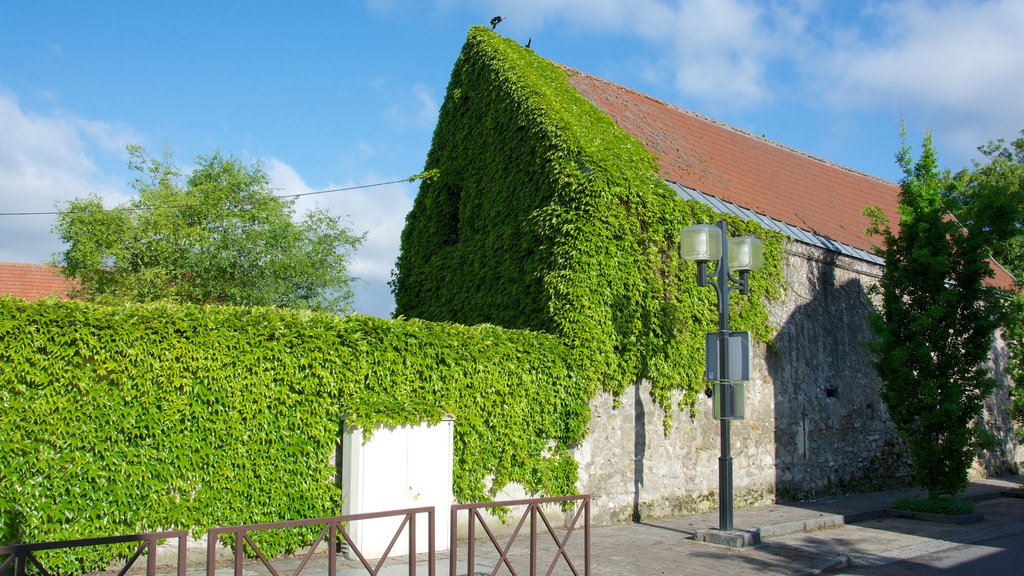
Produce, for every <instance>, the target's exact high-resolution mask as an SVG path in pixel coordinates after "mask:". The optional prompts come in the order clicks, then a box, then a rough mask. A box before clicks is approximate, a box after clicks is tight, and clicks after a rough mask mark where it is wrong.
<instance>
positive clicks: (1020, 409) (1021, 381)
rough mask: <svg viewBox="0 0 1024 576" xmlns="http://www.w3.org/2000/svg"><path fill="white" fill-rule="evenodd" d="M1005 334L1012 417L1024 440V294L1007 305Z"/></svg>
mask: <svg viewBox="0 0 1024 576" xmlns="http://www.w3.org/2000/svg"><path fill="white" fill-rule="evenodd" d="M1007 309H1008V311H1007V315H1006V318H1007V321H1006V322H1005V323H1004V326H1003V336H1004V337H1005V338H1006V345H1007V347H1008V348H1009V350H1010V359H1009V362H1007V367H1006V368H1007V369H1006V371H1007V375H1008V376H1009V377H1010V378H1011V379H1012V380H1013V382H1014V384H1013V388H1011V389H1010V409H1009V410H1010V417H1011V418H1013V420H1014V422H1016V423H1017V438H1019V439H1020V441H1021V442H1024V294H1017V295H1016V296H1014V298H1013V299H1012V300H1011V301H1010V303H1009V305H1008V306H1007Z"/></svg>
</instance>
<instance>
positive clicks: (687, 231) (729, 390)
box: [680, 220, 762, 531]
mask: <svg viewBox="0 0 1024 576" xmlns="http://www.w3.org/2000/svg"><path fill="white" fill-rule="evenodd" d="M680 236H681V240H682V242H681V251H680V255H681V256H682V257H683V258H684V259H686V260H694V261H696V262H697V285H698V286H711V287H712V288H714V290H715V293H716V294H717V295H718V339H717V340H718V360H719V368H718V370H717V371H716V372H715V373H716V374H717V375H718V381H717V382H716V383H715V389H714V394H715V400H714V401H715V418H719V419H720V421H721V429H722V439H721V440H722V450H721V456H719V458H718V522H719V530H722V531H730V530H732V529H733V525H732V454H731V452H730V446H729V444H730V440H731V439H730V433H731V430H730V424H731V422H732V420H742V419H743V417H744V415H743V411H744V402H743V393H744V390H743V385H742V384H741V383H734V382H733V378H732V377H733V374H732V373H731V370H730V367H731V365H730V363H729V348H730V344H729V341H730V332H729V294H730V293H731V292H732V291H733V290H738V291H739V293H740V294H742V295H744V296H746V295H749V294H750V283H749V274H750V271H751V270H758V269H760V268H761V264H762V253H761V240H760V239H758V238H754V237H753V236H743V237H740V238H729V234H728V227H727V225H726V223H725V221H724V220H720V221H719V222H718V223H717V224H716V225H714V226H712V225H709V224H699V225H696V226H687V227H686V228H683V231H682V234H681V235H680ZM708 262H715V263H716V264H715V270H714V272H713V273H712V275H711V277H710V278H709V275H708ZM730 268H731V269H732V270H735V271H737V272H739V278H735V277H733V276H731V275H730V274H729V270H730Z"/></svg>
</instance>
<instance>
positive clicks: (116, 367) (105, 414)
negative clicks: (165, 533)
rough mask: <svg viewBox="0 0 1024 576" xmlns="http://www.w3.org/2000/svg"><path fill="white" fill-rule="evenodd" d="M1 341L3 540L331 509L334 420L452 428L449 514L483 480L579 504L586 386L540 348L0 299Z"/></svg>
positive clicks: (294, 314)
mask: <svg viewBox="0 0 1024 576" xmlns="http://www.w3.org/2000/svg"><path fill="white" fill-rule="evenodd" d="M0 343H2V345H0V438H3V441H2V442H0V543H8V542H18V541H21V542H34V541H44V540H59V539H66V538H85V537H92V536H107V535H114V534H124V533H133V532H137V531H144V530H155V529H171V528H184V529H193V530H194V532H195V533H197V534H198V533H201V532H203V531H204V530H205V529H206V528H208V527H211V526H215V525H227V524H239V523H252V522H264V521H278V520H286V519H297V518H307V517H318V516H326V515H333V514H338V513H340V508H339V505H340V494H339V490H338V489H337V488H336V487H335V482H334V480H335V478H334V475H335V470H334V468H333V467H331V466H330V465H329V464H328V460H329V458H330V456H331V455H332V454H333V451H334V447H335V444H336V442H337V440H338V434H339V419H340V416H341V415H342V414H347V415H348V417H349V421H350V422H351V423H353V424H355V425H361V426H366V427H378V426H390V425H398V424H405V423H416V422H420V421H423V420H428V421H437V420H439V419H440V418H442V417H443V416H445V415H452V416H454V418H455V453H456V459H457V462H456V464H455V480H454V492H455V495H456V498H458V499H459V500H462V501H474V500H480V499H485V498H486V497H488V495H489V493H488V492H487V490H488V486H489V485H490V484H485V479H487V477H488V476H490V477H493V482H492V484H493V486H494V487H501V486H503V485H504V484H506V483H508V482H518V483H522V484H523V485H524V486H525V487H526V489H527V490H529V491H532V492H539V493H544V494H571V493H575V489H576V486H575V485H576V467H575V463H574V461H573V460H572V458H571V456H570V455H569V454H568V452H567V447H568V446H569V445H570V444H571V443H573V442H576V441H578V440H580V439H581V438H582V436H583V434H584V431H585V428H586V424H587V421H588V420H589V406H588V398H589V389H588V387H587V385H586V384H585V383H584V382H583V381H582V380H581V379H579V378H576V377H575V376H574V373H573V372H572V370H570V354H569V352H568V351H567V349H566V348H565V347H564V346H563V345H562V344H560V343H559V342H558V340H557V339H556V338H554V337H552V336H549V335H544V334H537V333H530V332H526V331H510V330H505V329H501V328H496V327H493V326H475V327H465V326H458V325H452V324H435V323H428V322H422V321H404V320H381V319H376V318H369V317H364V316H348V317H338V316H334V315H331V314H327V313H312V312H300V311H288V310H280V309H264V308H253V309H246V308H230V307H196V306H178V305H168V304H157V305H137V306H125V307H116V308H115V307H102V306H96V305H90V304H85V303H77V302H57V301H41V302H35V303H28V302H24V301H21V300H17V299H13V298H9V297H4V298H0ZM306 536H308V535H304V534H295V533H276V534H267V535H265V538H264V542H263V545H264V546H266V548H267V550H268V551H269V552H272V553H273V552H279V551H282V550H286V549H290V548H294V547H295V546H298V545H300V544H302V543H304V538H306ZM106 559H107V558H105V557H104V556H103V554H102V553H94V554H91V555H86V556H83V557H80V558H79V561H80V562H82V563H84V564H85V566H86V567H87V568H91V567H95V566H97V565H100V564H102V562H103V561H104V560H106ZM64 566H65V567H67V568H69V569H70V567H71V566H72V564H64ZM75 566H77V565H75Z"/></svg>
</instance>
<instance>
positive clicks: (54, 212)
mask: <svg viewBox="0 0 1024 576" xmlns="http://www.w3.org/2000/svg"><path fill="white" fill-rule="evenodd" d="M431 176H432V174H431V173H429V172H424V173H423V174H414V175H412V176H409V177H408V178H402V179H401V180H389V181H387V182H374V183H373V184H360V185H358V186H345V187H344V188H331V189H329V190H316V191H314V192H300V193H299V194H281V195H276V194H275V195H274V198H299V197H302V196H315V195H317V194H330V193H331V192H348V191H351V190H360V189H363V188H375V187H378V186H389V185H391V184H400V183H402V182H415V181H416V180H425V179H429V178H430V177H431ZM181 206H186V205H185V204H168V205H166V206H158V207H157V208H177V207H181ZM152 208H153V207H142V206H139V207H131V206H126V207H124V208H123V209H124V210H150V209H152ZM65 212H67V210H50V211H46V212H0V216H56V215H58V214H63V213H65Z"/></svg>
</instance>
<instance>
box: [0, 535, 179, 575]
mask: <svg viewBox="0 0 1024 576" xmlns="http://www.w3.org/2000/svg"><path fill="white" fill-rule="evenodd" d="M170 538H177V539H178V576H185V555H186V549H187V548H186V541H187V539H188V532H186V531H184V530H169V531H164V532H147V533H144V534H133V535H130V536H110V537H106V538H84V539H81V540H61V541H57V542H38V543H35V544H10V545H7V546H0V558H3V557H4V556H6V558H5V559H3V561H0V574H7V573H8V572H7V571H8V570H10V567H11V563H12V562H13V563H14V573H13V576H25V571H26V569H27V568H28V565H29V564H31V565H32V566H34V567H35V568H36V570H39V573H40V574H41V575H42V576H50V571H49V570H47V569H46V567H45V566H43V563H42V562H40V561H39V559H38V558H37V557H36V555H35V553H36V552H39V551H42V550H60V549H65V548H83V547H89V546H108V545H110V544H125V543H129V542H138V543H139V546H138V547H137V548H136V549H135V553H134V554H132V555H131V556H130V557H129V558H128V561H127V562H125V565H124V568H122V569H121V571H120V572H118V576H124V575H125V574H126V573H127V572H128V569H129V568H131V567H132V565H133V564H135V561H136V560H138V559H139V556H141V555H142V553H143V552H145V553H146V574H147V575H148V576H154V575H155V574H156V546H157V541H158V540H166V539H170Z"/></svg>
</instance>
